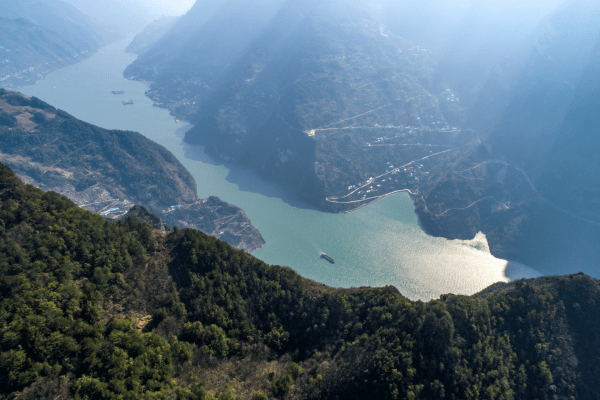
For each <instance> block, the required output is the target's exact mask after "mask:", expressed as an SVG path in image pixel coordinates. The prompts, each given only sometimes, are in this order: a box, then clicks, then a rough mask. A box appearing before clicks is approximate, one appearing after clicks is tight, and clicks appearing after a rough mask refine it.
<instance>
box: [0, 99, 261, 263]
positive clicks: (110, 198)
mask: <svg viewBox="0 0 600 400" xmlns="http://www.w3.org/2000/svg"><path fill="white" fill-rule="evenodd" d="M0 107H2V109H1V110H0V138H1V139H0V160H1V161H2V162H3V163H5V164H7V165H9V166H11V167H12V168H14V169H15V171H16V172H17V173H18V174H19V176H21V177H22V179H24V180H25V181H26V182H28V183H30V184H33V185H35V186H38V187H40V188H42V189H44V190H47V191H49V190H51V191H55V192H57V193H62V194H65V195H67V196H68V197H69V198H71V199H72V200H73V201H74V202H76V203H77V204H78V205H80V206H81V207H84V208H86V209H88V210H90V211H93V212H98V213H100V214H101V215H103V216H105V217H107V218H113V217H118V216H121V215H123V214H124V213H125V212H127V211H128V210H129V209H130V208H131V207H132V206H133V205H134V204H139V205H143V206H145V207H147V208H148V209H149V210H150V211H152V212H153V213H155V214H156V215H158V216H159V217H160V218H162V219H163V220H165V221H166V222H167V223H168V224H170V225H179V226H186V227H194V228H197V229H201V230H203V231H205V232H207V233H209V234H212V235H216V236H219V237H222V238H223V239H224V240H227V241H228V242H230V243H231V244H232V245H234V246H237V247H239V248H243V249H245V250H247V251H252V250H255V249H257V248H259V247H261V246H262V245H263V244H264V239H263V238H262V236H261V235H260V233H259V232H258V231H257V230H256V228H254V227H253V226H252V224H251V222H250V220H249V219H248V217H247V216H246V215H245V213H244V212H243V211H242V210H240V209H239V208H237V207H235V206H232V205H231V204H228V203H226V202H224V201H222V200H220V199H218V198H216V197H210V198H208V199H199V198H198V196H197V194H196V193H197V188H196V182H195V181H194V178H193V177H192V176H191V174H190V173H189V172H188V171H187V170H186V169H185V168H184V167H183V166H182V165H181V163H180V162H179V161H178V160H177V159H176V158H175V157H174V156H173V155H172V154H171V153H170V152H169V151H168V150H166V149H165V148H164V147H162V146H160V145H158V144H156V143H154V142H152V141H150V140H149V139H146V138H145V137H144V136H142V135H141V134H139V133H136V132H129V131H114V130H113V131H111V130H106V129H102V128H99V127H97V126H94V125H91V124H87V123H85V122H82V121H80V120H77V119H76V118H73V117H72V116H70V115H69V114H67V113H65V112H64V111H61V110H57V109H55V108H53V107H52V106H50V105H48V104H46V103H44V102H42V101H41V100H39V99H37V98H35V97H33V98H29V97H26V96H23V95H21V94H19V93H16V92H9V91H5V90H0ZM242 231H243V232H242Z"/></svg>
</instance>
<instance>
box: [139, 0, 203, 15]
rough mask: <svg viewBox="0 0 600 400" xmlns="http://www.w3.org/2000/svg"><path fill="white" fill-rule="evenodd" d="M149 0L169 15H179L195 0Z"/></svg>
mask: <svg viewBox="0 0 600 400" xmlns="http://www.w3.org/2000/svg"><path fill="white" fill-rule="evenodd" d="M150 2H151V3H153V4H154V5H155V7H156V8H159V9H161V10H164V11H165V12H166V13H168V14H169V15H179V14H183V13H185V12H186V11H187V10H189V9H190V7H192V5H193V4H194V3H195V2H196V0H150Z"/></svg>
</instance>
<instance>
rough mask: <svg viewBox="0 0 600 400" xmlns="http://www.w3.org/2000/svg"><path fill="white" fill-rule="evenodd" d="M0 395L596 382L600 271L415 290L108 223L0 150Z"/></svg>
mask: <svg viewBox="0 0 600 400" xmlns="http://www.w3.org/2000/svg"><path fill="white" fill-rule="evenodd" d="M0 293H2V296H1V297H0V321H1V324H0V382H1V385H0V396H2V397H3V398H20V399H53V398H60V397H63V398H64V397H69V396H72V397H73V398H75V399H77V398H86V397H87V398H95V399H96V398H102V399H104V398H106V399H109V398H117V397H122V398H132V399H137V398H164V399H167V398H177V399H204V400H211V399H219V400H222V399H233V398H234V397H235V398H239V399H250V398H252V399H254V400H256V399H265V398H267V396H268V398H279V399H284V398H285V399H300V398H344V399H365V398H375V397H377V398H386V399H404V398H414V399H431V398H436V399H445V398H448V399H468V398H481V397H487V398H492V397H495V398H512V399H532V398H538V399H560V400H563V399H564V400H566V399H570V398H577V399H584V400H587V399H595V398H596V397H597V387H598V379H599V376H600V371H599V370H598V365H600V364H599V361H600V351H599V349H600V343H599V341H600V334H598V332H599V331H600V325H599V322H598V321H600V318H599V317H600V307H599V304H598V299H600V282H599V281H598V280H596V279H592V278H590V277H588V276H586V275H583V274H576V275H569V276H564V277H543V278H537V279H529V280H521V281H517V282H512V283H510V284H506V283H497V284H495V285H493V286H491V287H489V288H487V289H486V290H484V291H483V292H481V293H479V294H477V295H475V296H473V297H467V296H455V295H451V294H448V295H444V296H442V297H441V298H440V299H439V300H433V301H430V302H428V303H422V302H420V301H418V302H411V301H409V300H407V299H406V298H404V297H403V296H402V295H401V294H400V293H398V291H397V290H396V289H394V288H393V287H385V288H366V287H365V288H357V289H334V288H329V287H327V286H324V285H321V284H318V283H315V282H312V281H309V280H307V279H304V278H302V277H300V276H298V275H297V274H296V273H294V272H293V271H291V270H290V269H288V268H282V267H279V266H269V265H266V264H265V263H263V262H261V261H260V260H257V259H255V258H254V257H252V256H251V255H249V254H247V253H245V252H243V251H241V250H236V249H233V248H232V247H231V246H229V245H228V244H227V243H224V242H221V241H219V240H218V239H216V238H214V237H210V236H207V235H205V234H203V233H201V232H198V231H195V230H192V229H181V230H180V229H174V230H172V231H171V232H169V233H164V232H160V231H152V230H151V228H150V226H149V225H146V224H143V223H141V222H139V221H138V220H136V219H135V218H130V219H127V220H125V221H120V222H117V223H116V224H111V223H108V222H107V221H106V220H104V219H103V218H101V217H100V216H99V215H97V214H92V213H90V212H88V211H86V210H83V209H81V208H79V207H77V206H76V205H75V204H74V203H72V202H71V201H70V200H68V199H67V198H65V197H63V196H60V195H58V194H56V193H53V192H46V193H44V192H43V191H41V190H39V189H37V188H34V187H32V186H30V185H24V184H23V183H21V182H20V181H19V179H18V178H17V177H16V176H15V175H14V173H13V172H12V171H11V170H10V169H9V168H8V167H6V166H4V165H0Z"/></svg>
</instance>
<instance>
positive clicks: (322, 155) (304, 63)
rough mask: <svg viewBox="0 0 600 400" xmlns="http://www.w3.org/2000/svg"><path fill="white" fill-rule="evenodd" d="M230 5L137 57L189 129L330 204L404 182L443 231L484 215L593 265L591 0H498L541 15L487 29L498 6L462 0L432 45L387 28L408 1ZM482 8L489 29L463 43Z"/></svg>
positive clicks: (533, 242)
mask: <svg viewBox="0 0 600 400" xmlns="http://www.w3.org/2000/svg"><path fill="white" fill-rule="evenodd" d="M234 4H235V5H237V3H233V2H230V3H227V2H226V3H211V5H207V4H204V3H197V4H195V5H194V7H193V8H192V9H191V10H190V12H188V14H187V15H186V16H184V17H182V18H181V20H180V21H178V22H177V23H176V24H175V25H174V26H173V28H171V30H170V31H169V32H167V33H166V34H165V35H164V36H163V38H162V39H161V40H159V41H158V42H156V43H155V44H154V45H153V46H152V47H151V48H150V49H149V50H148V51H147V52H146V53H145V54H143V55H142V56H141V57H139V59H138V60H137V61H135V62H134V63H132V64H131V65H130V66H129V67H128V68H127V70H126V71H125V75H126V76H127V77H130V78H133V79H143V80H149V81H152V84H151V88H150V90H149V91H148V92H147V94H148V96H149V97H150V98H152V99H153V100H154V101H155V104H156V105H158V106H161V107H165V108H168V109H169V110H170V111H171V113H172V114H174V115H176V116H177V117H178V118H181V119H187V120H188V121H191V122H192V123H193V124H194V125H195V126H194V128H192V129H191V130H190V131H189V132H188V133H187V134H186V137H185V140H186V141H188V142H190V143H195V144H201V145H204V146H205V148H206V151H207V152H209V153H211V154H212V155H214V156H217V157H220V158H222V159H224V160H228V161H232V162H237V163H241V164H244V165H247V166H250V167H252V168H254V169H255V170H257V171H259V172H260V173H261V174H262V175H263V176H265V177H267V178H270V179H273V180H277V181H279V182H281V183H284V184H286V185H288V186H289V187H291V188H293V189H294V190H296V191H297V193H298V196H299V197H300V198H301V199H303V200H305V201H307V202H310V203H312V204H314V205H317V206H318V207H319V208H320V209H322V210H326V211H333V212H340V211H351V210H354V209H356V208H358V207H361V206H364V205H366V204H368V203H370V202H372V201H376V200H378V199H380V198H382V197H384V196H386V195H388V194H390V193H395V192H398V191H408V192H409V193H410V195H411V197H412V199H413V201H414V202H415V206H416V211H417V213H418V214H419V218H420V221H421V222H422V225H423V227H424V229H425V230H426V231H428V232H429V233H431V234H433V235H438V236H443V237H446V238H451V239H453V238H460V239H472V238H473V237H474V236H475V235H476V234H477V233H478V232H480V231H482V232H484V233H485V234H486V236H487V238H488V241H489V244H490V250H491V251H492V254H493V255H494V256H496V257H500V258H503V259H507V260H517V261H521V262H524V263H526V264H527V265H530V266H532V267H534V268H537V269H539V270H541V271H543V272H544V273H549V274H558V273H560V271H561V265H565V263H569V262H576V263H578V264H579V265H581V266H582V269H584V270H585V271H586V273H590V274H592V275H593V276H598V272H597V271H596V270H595V268H594V266H595V265H596V264H597V262H598V260H600V253H599V250H597V248H598V246H596V245H595V243H598V242H600V241H599V239H600V233H599V230H598V222H600V220H599V219H598V218H599V217H598V216H600V211H599V210H598V204H600V203H598V193H597V190H596V188H597V187H598V184H597V183H598V180H597V178H596V177H597V176H598V175H597V157H595V155H594V154H595V153H594V151H593V150H592V149H594V148H595V147H596V136H594V134H593V133H592V132H594V128H593V126H595V124H596V122H595V121H596V120H595V118H596V117H595V114H594V112H593V110H594V108H595V103H594V101H595V100H594V99H595V97H594V95H593V93H594V90H595V88H596V87H597V82H596V81H595V80H594V79H595V78H594V77H596V76H597V74H596V72H597V71H596V70H597V67H596V66H597V60H596V58H597V57H596V56H595V55H596V54H597V47H595V46H597V41H598V38H599V33H598V30H599V28H598V27H599V26H600V18H599V17H598V11H597V7H595V3H593V2H591V1H590V0H577V1H571V2H568V3H565V4H564V5H563V6H561V7H559V8H556V6H555V5H550V4H548V5H544V6H539V7H538V6H532V5H519V6H514V7H512V8H511V7H509V8H508V11H506V10H505V9H503V12H504V13H505V14H503V15H504V17H503V18H505V19H511V18H509V17H510V16H511V15H514V14H519V13H520V11H519V10H521V11H523V10H525V9H526V10H530V11H528V12H529V13H530V14H531V15H528V16H523V17H521V18H520V19H519V21H521V22H520V23H522V25H523V26H522V27H519V28H518V29H517V28H515V29H513V30H512V31H511V32H512V33H506V34H504V35H502V34H491V33H489V32H488V31H486V30H485V29H484V28H486V27H485V26H484V25H485V19H486V18H490V15H494V10H495V8H494V7H496V6H494V5H486V6H483V5H477V4H475V3H469V4H470V5H469V4H467V3H465V4H466V5H465V6H464V7H463V8H465V10H462V11H460V10H459V11H457V12H458V13H460V12H462V13H464V15H466V17H465V18H464V20H463V21H462V22H460V21H461V18H462V17H461V18H456V19H455V22H456V21H458V22H456V23H457V26H458V27H459V28H460V26H463V28H464V31H461V32H458V31H460V29H459V28H457V29H458V31H457V32H456V33H455V34H454V36H452V37H444V38H441V39H439V40H438V41H437V42H432V41H431V40H429V41H428V42H430V43H433V44H432V46H433V47H434V48H437V49H438V53H436V52H435V51H431V50H430V49H428V48H426V47H422V46H421V45H420V44H415V43H412V42H410V41H408V40H406V39H404V38H401V37H399V36H397V35H396V34H394V31H391V30H388V29H387V28H386V25H385V24H384V21H388V22H389V21H390V19H391V18H392V17H393V15H394V12H398V11H402V10H404V11H406V12H408V11H410V7H408V5H407V4H408V3H407V4H404V5H393V6H390V8H380V9H379V11H378V12H374V7H373V3H366V2H361V1H352V2H345V3H344V4H343V7H342V6H341V4H340V3H339V2H337V1H335V0H329V1H326V2H311V1H300V2H298V1H296V2H291V1H289V2H285V4H282V5H281V6H280V7H279V8H278V9H277V13H276V14H275V15H273V16H271V17H269V18H267V17H266V16H263V19H261V20H260V23H257V24H256V25H255V27H254V28H250V27H246V26H245V25H243V24H241V22H240V21H241V20H242V18H241V17H239V16H238V15H237V14H236V13H230V14H227V12H226V11H227V10H231V9H235V10H237V8H235V7H233V8H231V7H230V6H232V5H234ZM411 4H413V6H414V7H416V8H417V9H419V10H421V11H422V13H425V14H426V13H427V12H428V10H426V8H424V7H422V6H418V5H416V4H414V3H411ZM436 4H437V3H436ZM444 4H446V6H448V7H450V6H451V4H450V3H444ZM404 6H406V7H408V8H405V9H403V8H402V7H404ZM240 7H242V5H240ZM470 7H471V8H470ZM523 7H524V8H523ZM552 7H554V8H556V9H555V11H554V12H552V13H549V11H550V9H551V8H552ZM240 10H243V11H242V12H245V11H246V10H244V9H243V8H240ZM382 10H383V11H382ZM386 10H387V11H388V14H389V15H386ZM390 10H392V11H394V10H395V11H394V12H391V11H390ZM511 10H512V11H511ZM375 11H377V10H376V9H375ZM511 12H512V14H511ZM425 14H417V15H415V16H414V17H411V15H405V16H403V17H402V18H401V20H407V19H410V18H415V19H416V20H415V21H413V22H414V23H417V22H416V21H418V20H421V19H423V18H425V16H426V15H425ZM479 17H481V18H479ZM427 18H434V16H427ZM451 19H452V16H449V20H451ZM540 21H541V22H540ZM193 22H195V23H196V25H195V28H192V25H193ZM445 23H448V24H450V22H448V21H446V22H445ZM460 23H462V24H463V25H460ZM535 24H538V26H537V28H535V29H533V28H532V27H533V26H535ZM238 25H239V26H241V27H240V28H238ZM473 25H474V26H475V27H476V28H477V29H475V28H473V29H475V31H477V32H479V31H482V32H484V33H483V34H482V37H481V38H479V37H477V38H473V39H472V43H471V44H468V43H466V44H465V43H464V40H462V39H461V38H464V37H465V35H468V33H469V32H472V30H471V28H470V27H471V26H473ZM526 27H527V28H526ZM395 29H396V31H399V32H406V31H407V30H408V28H404V31H403V30H402V29H401V27H398V26H396V27H395ZM432 29H433V28H432ZM486 29H487V28H486ZM490 29H491V28H489V29H488V30H490ZM531 29H532V30H531ZM530 30H531V31H530ZM419 32H420V33H419ZM485 32H488V33H485ZM179 34H182V35H183V37H184V38H185V40H182V41H180V42H178V43H175V40H174V38H175V37H177V35H179ZM236 37H237V38H239V39H240V40H239V43H235V38H236ZM428 37H429V39H431V35H429V36H428V34H427V33H426V32H423V30H421V31H417V32H416V34H415V35H413V38H414V39H415V40H424V41H426V42H427V40H425V39H427V38H428ZM517 37H519V38H521V42H519V41H518V40H517V39H516V38H517ZM486 40H487V41H486ZM503 40H507V41H508V42H509V43H512V44H513V46H508V45H506V44H504V45H503V46H504V47H503V48H502V49H501V48H499V46H500V44H501V43H503ZM444 43H446V44H449V48H448V49H444V51H443V53H441V54H440V53H439V49H440V48H444ZM452 43H455V44H457V43H460V46H459V45H458V44H457V45H453V44H452ZM469 46H471V47H469ZM487 46H489V47H487ZM508 48H510V49H508ZM453 49H454V50H455V53H453ZM486 54H487V56H484V55H486ZM467 56H470V57H475V56H477V57H475V58H476V59H479V58H484V60H483V61H481V63H480V64H479V65H478V66H473V65H472V64H473V63H470V62H469V61H468V59H462V58H461V57H463V58H468V57H467ZM455 58H457V59H458V60H456V61H453V60H454V59H455ZM438 61H439V63H438ZM465 64H468V65H469V67H468V68H467V67H464V66H465ZM463 67H464V68H463ZM586 71H587V72H586ZM463 95H464V96H463ZM584 124H587V125H585V126H584ZM580 154H581V155H582V157H578V155H580Z"/></svg>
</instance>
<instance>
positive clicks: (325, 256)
mask: <svg viewBox="0 0 600 400" xmlns="http://www.w3.org/2000/svg"><path fill="white" fill-rule="evenodd" d="M321 258H324V259H326V260H327V261H329V262H330V263H332V264H335V260H334V259H333V258H331V257H329V256H328V255H327V254H325V253H321Z"/></svg>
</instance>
